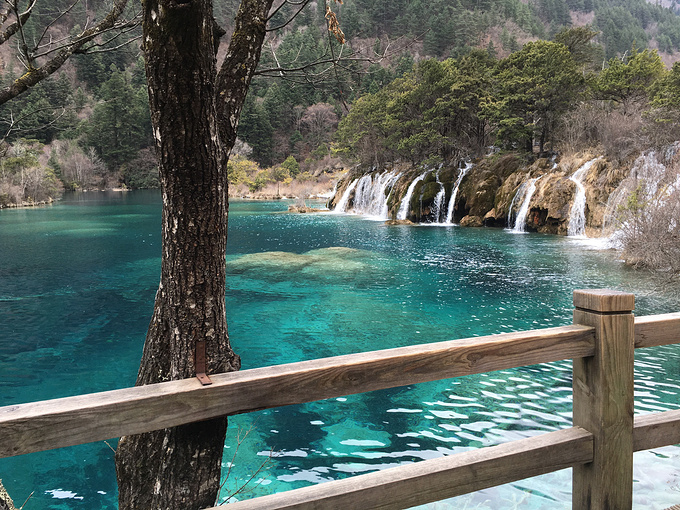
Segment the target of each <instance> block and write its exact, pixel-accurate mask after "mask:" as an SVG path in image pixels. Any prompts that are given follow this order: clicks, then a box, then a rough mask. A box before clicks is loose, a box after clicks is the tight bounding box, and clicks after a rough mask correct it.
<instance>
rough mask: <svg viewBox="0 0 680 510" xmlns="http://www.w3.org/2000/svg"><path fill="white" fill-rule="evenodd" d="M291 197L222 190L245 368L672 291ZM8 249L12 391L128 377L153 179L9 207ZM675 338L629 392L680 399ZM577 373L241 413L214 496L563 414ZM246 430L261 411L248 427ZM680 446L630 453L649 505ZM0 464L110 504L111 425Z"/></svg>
mask: <svg viewBox="0 0 680 510" xmlns="http://www.w3.org/2000/svg"><path fill="white" fill-rule="evenodd" d="M285 209H286V204H283V203H252V202H235V203H232V204H231V206H230V212H231V215H230V226H229V242H228V246H229V253H228V268H229V274H228V282H227V285H228V294H227V309H228V314H229V316H228V319H229V327H230V335H231V341H232V344H233V346H234V349H235V350H236V351H237V352H238V353H239V354H240V355H241V356H242V360H243V367H244V368H254V367H257V366H265V365H270V364H280V363H287V362H292V361H298V360H303V359H313V358H318V357H323V356H333V355H338V354H345V353H351V352H358V351H367V350H373V349H382V348H389V347H397V346H402V345H409V344H413V343H427V342H436V341H442V340H451V339H455V338H463V337H469V336H476V335H484V334H491V333H499V332H505V331H515V330H521V329H532V328H542V327H551V326H559V325H564V324H569V323H571V313H572V308H571V293H572V291H573V289H575V288H598V287H610V288H618V289H621V290H626V291H633V292H635V293H636V295H637V296H638V300H637V311H636V313H637V314H638V315H645V314H649V313H663V312H670V311H676V310H677V309H678V303H677V302H674V301H673V300H672V299H671V298H670V297H668V296H664V295H662V294H659V293H658V292H656V291H655V284H654V282H651V281H649V280H648V279H647V276H646V275H642V274H639V273H635V272H633V271H631V270H628V269H627V268H625V267H623V266H622V265H621V264H619V263H618V262H616V261H615V260H614V259H613V256H612V255H611V253H608V252H600V251H595V250H590V249H588V248H587V247H585V246H583V244H582V243H581V244H578V243H576V242H574V241H573V240H569V239H566V238H559V237H552V236H541V235H533V234H532V235H513V234H510V233H508V232H506V231H503V230H493V229H461V228H458V227H441V228H422V227H408V226H393V227H386V226H385V225H383V224H382V223H381V222H374V221H366V220H364V219H362V218H359V217H356V216H343V215H326V214H313V215H306V214H303V215H289V214H281V211H283V210H285ZM0 261H1V264H0V405H7V404H12V403H19V402H27V401H34V400H41V399H47V398H55V397H61V396H67V395H73V394H78V393H84V392H91V391H101V390H106V389H113V388H120V387H124V386H128V385H132V384H133V383H134V379H135V376H136V370H137V366H138V363H139V358H140V356H141V349H142V343H143V340H144V334H145V331H146V327H147V325H148V320H149V318H150V316H151V311H152V306H153V297H154V293H155V291H156V287H157V283H158V277H159V270H160V269H159V266H160V197H159V195H158V194H157V193H154V192H135V193H127V194H124V193H109V194H104V193H93V194H81V195H75V196H71V197H68V198H67V199H66V200H64V201H62V202H60V203H59V204H57V205H55V206H52V207H48V208H42V209H26V210H12V211H2V212H0ZM679 352H680V350H678V349H676V348H675V347H664V348H659V349H651V350H644V351H638V352H637V353H636V357H637V358H638V363H637V367H636V411H637V412H651V411H656V410H665V409H676V408H678V407H679V406H680V395H678V389H679V388H680V360H679V356H678V353H679ZM570 377H571V372H570V364H569V363H566V362H564V363H552V364H547V365H541V366H534V367H525V368H520V369H516V370H508V371H503V372H497V373H492V374H483V375H479V376H472V377H467V378H462V379H452V380H447V381H440V382H437V383H431V384H423V385H418V386H409V387H402V388H396V389H392V390H385V391H380V392H374V393H369V394H365V395H353V396H347V397H344V398H340V399H331V400H327V401H321V402H315V403H311V404H307V405H302V406H290V407H286V408H282V409H277V410H269V411H263V412H260V413H255V414H252V415H248V416H238V417H234V418H232V419H231V421H230V430H231V432H232V434H230V439H229V440H228V442H227V444H226V445H225V457H224V463H225V475H226V474H227V470H228V467H229V466H231V470H230V471H229V478H228V479H227V481H226V482H225V486H224V490H223V495H222V496H223V498H226V497H227V496H228V495H229V494H231V493H233V492H234V491H236V490H238V489H237V488H238V487H240V486H241V485H243V483H244V482H245V481H247V480H248V479H249V478H250V477H251V475H252V473H254V472H256V471H257V470H258V469H259V468H260V467H261V466H262V464H263V463H265V462H266V465H265V466H264V468H263V469H261V470H260V471H259V472H258V473H257V474H256V476H255V477H254V479H253V481H252V482H251V483H249V484H248V485H247V486H246V489H245V490H244V491H242V492H240V493H239V494H237V495H236V498H238V499H240V498H244V497H253V496H256V495H263V494H268V493H272V492H278V491H282V490H287V489H291V488H296V487H301V486H304V485H308V484H309V483H318V482H322V481H326V480H330V479H337V478H344V477H347V476H351V475H354V474H359V473H364V472H369V471H372V470H375V469H381V468H385V467H389V466H395V465H398V464H401V463H405V462H413V461H417V460H421V459H427V458H432V457H436V456H441V455H444V454H448V453H453V452H458V451H464V450H467V449H470V448H476V447H479V446H485V445H490V444H496V443H499V442H503V441H508V440H511V439H516V438H520V437H527V436H531V435H535V434H540V433H543V432H546V431H550V430H557V429H559V428H562V427H567V426H569V425H570V424H571V379H570ZM237 430H241V432H242V434H241V435H243V434H244V433H245V431H248V430H250V432H249V433H248V435H247V437H246V439H245V440H244V441H243V442H242V443H241V444H240V446H238V445H237V441H236V439H235V437H234V436H235V435H236V431H237ZM111 446H113V447H115V442H113V443H111ZM237 446H238V448H237ZM237 449H238V451H237V453H236V455H234V452H235V451H236V450H237ZM678 453H679V450H678V449H677V448H675V447H669V448H665V449H660V450H658V451H655V452H644V453H640V454H636V471H635V479H636V483H635V489H636V493H635V498H636V507H637V508H666V507H668V506H670V505H672V504H676V503H678V502H680V489H679V488H678V487H679V485H680V480H678V479H677V477H678V473H680V458H678ZM0 478H2V479H3V482H4V483H5V485H6V486H7V488H8V490H9V491H10V493H11V494H12V495H13V496H14V498H15V500H16V503H18V504H21V503H22V502H23V500H24V499H25V498H26V497H28V495H29V494H30V493H31V492H32V491H35V492H34V495H33V496H32V498H31V500H30V501H29V503H28V504H27V506H26V508H27V509H29V508H33V509H36V508H37V509H42V508H50V509H52V508H54V509H61V508H77V509H108V508H115V506H116V505H115V499H116V488H115V475H114V468H113V452H112V451H111V449H110V448H109V447H108V446H107V445H106V444H104V443H96V444H92V445H84V446H79V447H76V448H67V449H62V450H55V451H52V452H44V453H40V454H32V455H28V456H22V457H17V458H13V459H4V460H0ZM257 482H259V483H257ZM570 490H571V489H570V473H569V472H568V471H564V472H559V473H553V474H550V475H546V476H543V477H538V478H535V479H530V480H525V481H522V482H517V483H515V484H511V485H509V486H504V487H501V488H495V489H489V490H487V491H481V492H479V493H476V494H473V495H469V496H463V497H461V498H457V499H456V500H454V501H453V502H442V503H437V504H434V505H431V508H465V506H466V505H467V507H468V508H512V507H513V505H515V506H517V507H519V508H546V509H547V508H550V509H553V508H569V505H570Z"/></svg>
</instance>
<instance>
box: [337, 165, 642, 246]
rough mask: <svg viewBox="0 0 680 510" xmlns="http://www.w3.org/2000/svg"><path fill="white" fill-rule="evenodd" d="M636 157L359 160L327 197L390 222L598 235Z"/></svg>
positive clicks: (344, 207) (343, 206)
mask: <svg viewBox="0 0 680 510" xmlns="http://www.w3.org/2000/svg"><path fill="white" fill-rule="evenodd" d="M640 157H641V158H642V157H648V156H644V155H643V156H640ZM639 159H640V158H638V160H639ZM638 160H631V161H630V162H629V164H614V163H612V162H610V161H608V160H607V159H605V158H604V157H598V155H597V154H592V153H579V154H575V155H572V156H567V157H555V158H552V159H546V158H542V159H538V160H535V161H533V162H530V163H529V162H527V161H526V160H525V159H523V158H522V157H520V156H519V155H517V154H495V155H491V156H488V157H486V158H483V159H480V160H478V161H474V162H471V163H460V164H457V165H452V166H440V167H437V168H425V167H414V166H411V165H407V164H395V165H392V166H389V167H386V168H380V169H376V168H371V169H369V168H361V167H356V168H353V169H352V170H350V171H349V172H348V173H347V175H346V176H345V177H344V178H343V179H342V180H341V181H340V183H338V186H337V189H336V194H335V195H334V196H333V197H332V198H331V200H330V201H329V204H328V205H329V208H331V209H335V210H338V211H342V212H355V213H358V214H366V215H371V216H380V217H383V218H384V219H385V220H391V221H392V222H399V221H404V220H408V221H411V222H414V223H443V224H447V223H459V224H460V225H461V226H495V227H510V228H520V229H522V230H527V231H534V232H544V233H550V234H561V235H567V234H570V235H574V233H576V235H587V236H589V237H597V236H599V235H601V234H600V233H601V231H602V227H603V224H604V223H605V221H606V216H607V214H611V211H612V210H613V208H612V204H609V208H608V207H607V203H608V201H609V197H610V196H611V195H612V194H613V193H614V191H615V190H616V189H617V187H618V186H619V184H620V183H621V182H622V181H623V180H624V179H625V178H626V177H627V176H628V175H629V173H630V171H631V168H633V167H634V166H635V165H636V164H638V163H636V162H637V161H638Z"/></svg>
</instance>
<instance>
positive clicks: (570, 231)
mask: <svg viewBox="0 0 680 510" xmlns="http://www.w3.org/2000/svg"><path fill="white" fill-rule="evenodd" d="M598 159H599V158H595V159H591V160H590V161H588V162H586V163H584V164H583V165H581V168H579V169H578V170H576V171H575V172H574V174H573V175H572V176H571V177H569V180H570V181H572V182H573V183H574V184H576V187H577V190H576V196H575V197H574V203H573V204H572V205H571V211H570V212H569V227H568V228H567V235H568V236H570V237H573V236H585V235H586V188H585V186H584V185H583V182H581V181H582V180H583V177H584V176H585V175H586V174H587V173H588V170H590V167H592V166H593V164H594V163H595V161H597V160H598Z"/></svg>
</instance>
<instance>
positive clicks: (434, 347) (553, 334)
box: [0, 325, 594, 457]
mask: <svg viewBox="0 0 680 510" xmlns="http://www.w3.org/2000/svg"><path fill="white" fill-rule="evenodd" d="M593 342H594V333H593V328H591V327H588V326H578V325H574V326H564V327H559V328H549V329H543V330H534V331H523V332H518V333H504V334H501V335H491V336H485V337H478V338H466V339H461V340H452V341H447V342H438V343H432V344H425V345H414V346H408V347H399V348H395V349H386V350H382V351H373V352H366V353H358V354H349V355H344V356H337V357H333V358H323V359H317V360H313V361H303V362H298V363H291V364H287V365H277V366H271V367H266V368H257V369H252V370H244V371H241V372H234V373H229V374H217V375H211V379H212V380H213V384H212V385H210V386H202V385H201V384H200V383H199V382H198V380H196V379H185V380H181V381H171V382H166V383H160V384H153V385H148V386H141V387H135V388H126V389H122V390H114V391H107V392H101V393H94V394H89V395H80V396H75V397H67V398H62V399H55V400H49V401H43V402H35V403H29V404H19V405H10V406H6V407H3V408H0V457H8V456H13V455H21V454H25V453H30V452H35V451H42V450H48V449H52V448H60V447H64V446H71V445H76V444H83V443H88V442H93V441H99V440H103V439H109V438H113V437H119V436H121V435H127V434H138V433H141V432H148V431H151V430H157V429H161V428H166V427H173V426H176V425H181V424H184V423H191V422H195V421H201V420H205V419H208V418H213V417H216V416H223V415H232V414H239V413H246V412H251V411H254V410H258V409H267V408H272V407H279V406H284V405H289V404H299V403H303V402H311V401H315V400H322V399H326V398H331V397H339V396H343V395H350V394H354V393H362V392H367V391H374V390H379V389H385V388H393V387H397V386H404V385H408V384H415V383H421V382H427V381H433V380H439V379H446V378H451V377H459V376H464V375H470V374H477V373H482V372H490V371H494V370H503V369H508V368H513V367H519V366H525V365H532V364H536V363H545V362H552V361H558V360H563V359H570V358H577V357H582V356H591V355H592V354H593V352H594V347H593Z"/></svg>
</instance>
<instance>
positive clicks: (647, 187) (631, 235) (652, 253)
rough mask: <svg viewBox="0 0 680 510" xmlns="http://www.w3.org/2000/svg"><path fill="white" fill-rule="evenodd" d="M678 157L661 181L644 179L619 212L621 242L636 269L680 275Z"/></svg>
mask: <svg viewBox="0 0 680 510" xmlns="http://www.w3.org/2000/svg"><path fill="white" fill-rule="evenodd" d="M679 159H680V158H679V157H678V156H677V155H675V156H674V157H673V158H672V160H671V161H670V164H668V166H666V169H665V171H664V172H663V173H662V174H661V175H660V176H659V179H658V181H657V182H652V180H651V179H644V178H640V179H639V180H638V182H637V186H636V187H635V189H634V190H633V191H632V193H630V194H629V195H628V198H627V201H626V202H625V203H624V204H623V205H622V206H621V207H620V209H619V221H620V227H619V231H618V236H617V238H618V241H619V242H620V243H621V247H622V249H623V252H622V257H623V259H624V260H625V261H626V262H627V263H629V264H631V265H634V266H637V267H646V268H651V269H659V270H662V271H667V272H668V273H669V274H672V275H679V274H680V161H679Z"/></svg>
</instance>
